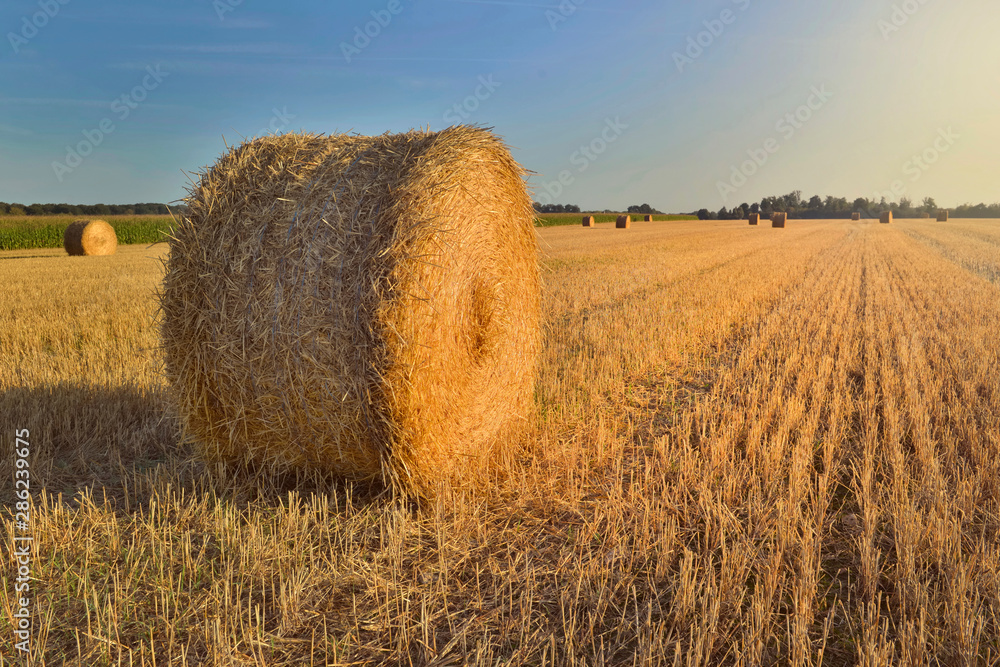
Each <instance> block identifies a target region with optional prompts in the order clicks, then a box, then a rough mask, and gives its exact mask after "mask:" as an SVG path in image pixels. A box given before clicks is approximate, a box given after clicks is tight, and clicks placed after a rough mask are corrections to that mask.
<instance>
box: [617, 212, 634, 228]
mask: <svg viewBox="0 0 1000 667" xmlns="http://www.w3.org/2000/svg"><path fill="white" fill-rule="evenodd" d="M631 226H632V216H631V215H619V216H618V219H617V220H615V229H628V228H629V227H631Z"/></svg>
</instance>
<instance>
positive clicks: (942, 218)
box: [937, 209, 948, 222]
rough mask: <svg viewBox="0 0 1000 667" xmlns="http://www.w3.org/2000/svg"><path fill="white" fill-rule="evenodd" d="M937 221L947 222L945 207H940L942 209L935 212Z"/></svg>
mask: <svg viewBox="0 0 1000 667" xmlns="http://www.w3.org/2000/svg"><path fill="white" fill-rule="evenodd" d="M937 221H938V222H948V210H947V209H942V210H940V211H938V212H937Z"/></svg>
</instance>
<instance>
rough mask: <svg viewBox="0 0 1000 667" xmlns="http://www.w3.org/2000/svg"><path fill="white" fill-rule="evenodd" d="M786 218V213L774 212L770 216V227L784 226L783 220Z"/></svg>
mask: <svg viewBox="0 0 1000 667" xmlns="http://www.w3.org/2000/svg"><path fill="white" fill-rule="evenodd" d="M787 218H788V214H787V213H775V214H773V215H772V216H771V226H772V227H782V228H783V227H784V226H785V220H786V219H787Z"/></svg>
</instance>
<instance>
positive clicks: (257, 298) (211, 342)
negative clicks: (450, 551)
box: [161, 126, 540, 496]
mask: <svg viewBox="0 0 1000 667" xmlns="http://www.w3.org/2000/svg"><path fill="white" fill-rule="evenodd" d="M524 175H525V172H524V170H523V169H522V168H521V167H520V165H518V164H517V163H516V162H515V161H514V160H513V158H512V157H511V155H510V152H509V150H508V149H507V148H506V146H504V144H503V143H502V141H500V139H498V138H497V137H496V136H495V135H493V134H492V133H491V132H489V131H488V130H485V129H480V128H472V127H463V126H458V127H452V128H448V129H446V130H443V131H441V132H423V131H411V132H408V133H404V134H395V135H391V134H384V135H381V136H377V137H364V136H346V135H333V136H325V135H312V134H284V135H279V136H267V137H262V138H259V139H255V140H252V141H249V142H246V143H244V144H242V145H241V146H239V147H237V148H235V149H233V150H232V151H230V152H229V153H228V154H226V155H223V156H222V157H221V158H220V159H219V161H218V162H217V163H216V164H215V165H214V166H213V167H211V168H210V169H209V170H208V171H207V172H206V173H204V174H203V175H202V177H201V180H200V182H199V183H198V184H197V185H196V186H195V187H194V188H193V190H192V192H191V197H190V198H189V206H190V216H189V217H188V218H186V219H184V220H182V221H181V223H180V224H179V226H178V227H177V228H176V229H175V231H174V235H173V238H172V239H171V244H170V245H171V248H170V258H169V260H168V262H167V271H166V276H165V280H164V286H163V292H162V295H161V306H162V311H163V319H162V322H163V323H162V332H161V333H162V345H163V350H164V356H165V361H166V363H165V366H166V373H167V377H168V380H169V381H170V383H171V387H172V389H173V392H174V395H175V398H176V401H177V405H178V410H179V414H180V415H181V418H182V421H183V423H184V426H185V428H186V430H187V432H188V433H190V434H191V435H192V436H193V437H194V439H195V440H196V441H197V442H198V443H199V447H200V450H201V452H202V454H203V455H204V456H205V457H207V458H208V459H209V460H215V461H225V462H239V461H252V462H256V463H257V464H261V465H266V466H268V467H270V468H272V469H290V468H303V467H304V468H309V469H319V470H322V471H329V472H332V473H335V474H337V475H341V476H343V477H346V478H349V479H371V478H381V479H382V480H384V481H385V482H386V483H388V484H391V485H393V486H394V487H397V488H401V489H403V490H405V491H406V492H410V493H413V494H415V495H418V496H431V495H434V494H435V493H436V492H437V491H438V490H440V488H441V485H442V484H452V485H458V484H463V483H466V484H469V483H473V482H470V480H471V479H472V477H473V475H472V473H473V472H475V471H488V470H489V469H490V466H491V465H493V464H494V463H495V462H496V461H497V460H498V458H497V457H500V456H503V455H504V454H505V452H508V451H509V449H507V448H508V447H510V446H511V445H512V443H513V442H514V441H516V440H517V438H518V437H520V436H521V435H523V433H524V427H525V425H526V423H527V421H528V419H529V418H530V416H531V414H532V413H533V387H534V371H535V360H536V354H537V350H538V346H539V307H540V306H539V304H540V283H539V268H538V254H537V241H536V236H535V230H534V222H533V221H534V213H533V210H532V208H531V200H530V198H529V196H528V194H527V191H526V188H525V182H524Z"/></svg>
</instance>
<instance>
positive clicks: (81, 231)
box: [63, 220, 118, 255]
mask: <svg viewBox="0 0 1000 667" xmlns="http://www.w3.org/2000/svg"><path fill="white" fill-rule="evenodd" d="M63 247H64V248H65V249H66V252H67V254H70V255H113V254H115V251H116V250H117V249H118V237H117V236H116V235H115V228H114V227H112V226H111V225H109V224H108V223H106V222H105V221H103V220H76V221H74V222H71V223H70V225H69V227H67V228H66V231H65V232H63Z"/></svg>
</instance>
